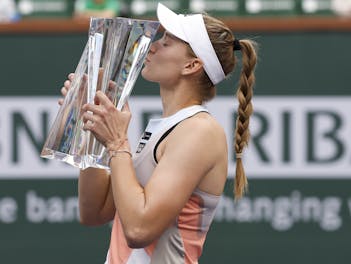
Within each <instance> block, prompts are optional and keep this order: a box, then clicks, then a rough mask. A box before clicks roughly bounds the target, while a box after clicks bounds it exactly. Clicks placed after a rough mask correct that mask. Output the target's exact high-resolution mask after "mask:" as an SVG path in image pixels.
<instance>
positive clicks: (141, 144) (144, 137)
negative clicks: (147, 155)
mask: <svg viewBox="0 0 351 264" xmlns="http://www.w3.org/2000/svg"><path fill="white" fill-rule="evenodd" d="M151 135H152V133H151V132H147V131H145V132H144V133H143V135H142V136H141V139H140V141H139V145H138V147H137V150H136V153H140V152H141V151H142V150H143V149H144V147H145V145H146V143H147V141H148V140H149V139H150V138H151Z"/></svg>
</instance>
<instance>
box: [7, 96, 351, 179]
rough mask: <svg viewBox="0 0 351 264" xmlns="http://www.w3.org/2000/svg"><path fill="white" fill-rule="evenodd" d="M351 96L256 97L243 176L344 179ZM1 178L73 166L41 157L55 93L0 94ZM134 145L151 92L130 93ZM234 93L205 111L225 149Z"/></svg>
mask: <svg viewBox="0 0 351 264" xmlns="http://www.w3.org/2000/svg"><path fill="white" fill-rule="evenodd" d="M350 102H351V97H350V96H342V97H336V96H334V97H332V96H330V97H317V96H313V97H312V96H311V97H302V96H301V97H296V96H281V97H276V96H256V97H255V100H254V110H255V114H254V116H253V117H252V121H251V135H252V140H251V141H250V144H249V148H248V149H247V150H246V151H245V153H244V163H245V168H246V173H247V175H248V177H249V178H279V179H281V178H290V179H291V178H313V179H314V178H315V179H320V178H351V151H350V149H351V120H350V118H349V113H350V110H351V109H350V108H351V103H350ZM0 105H1V111H0V168H1V169H0V178H1V179H6V178H9V179H13V178H31V179H32V178H53V179H56V178H74V177H77V175H78V169H76V168H73V167H71V166H69V165H66V164H65V163H62V162H59V161H55V160H44V159H42V158H40V151H41V148H42V144H44V141H45V139H46V135H45V131H46V133H47V132H48V130H49V129H50V125H51V123H52V122H53V120H54V118H55V116H56V114H57V111H58V105H57V98H56V97H29V96H28V97H0ZM130 107H131V110H132V114H133V118H132V122H131V126H130V131H129V132H130V134H129V137H130V141H131V143H132V146H133V148H135V146H136V142H137V140H138V139H139V136H140V134H141V133H142V131H143V129H144V126H145V122H146V120H147V118H148V117H150V116H152V115H155V114H156V115H157V114H159V113H160V112H161V101H160V99H159V97H156V96H134V97H132V98H131V99H130ZM236 107H237V103H236V100H235V99H234V97H224V96H218V97H216V98H215V99H214V100H213V101H212V102H210V103H209V104H208V109H209V111H210V112H211V113H212V114H213V116H214V117H215V118H216V119H217V120H218V121H219V122H220V123H221V125H222V126H223V127H224V129H225V131H226V134H227V138H228V146H229V150H230V151H229V157H228V158H229V177H233V175H234V174H235V160H234V153H233V151H232V145H233V140H232V138H233V135H234V124H235V120H234V115H235V112H236Z"/></svg>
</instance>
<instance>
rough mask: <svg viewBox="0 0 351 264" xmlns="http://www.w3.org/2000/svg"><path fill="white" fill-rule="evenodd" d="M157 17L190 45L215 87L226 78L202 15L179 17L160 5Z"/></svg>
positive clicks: (169, 30) (166, 28) (168, 29)
mask: <svg viewBox="0 0 351 264" xmlns="http://www.w3.org/2000/svg"><path fill="white" fill-rule="evenodd" d="M157 17H158V20H159V21H160V23H161V25H162V26H163V27H164V28H165V30H167V31H168V32H169V33H171V34H172V35H174V36H176V37H177V38H180V39H181V40H183V41H185V42H187V43H189V45H190V47H191V48H192V50H193V51H194V53H195V54H196V56H197V57H198V58H199V59H201V60H202V62H203V64H204V69H205V72H206V73H207V75H208V77H209V78H210V79H211V81H212V83H213V84H214V85H216V84H217V83H219V82H220V81H222V80H223V79H224V78H225V74H224V72H223V69H222V66H221V63H220V62H219V60H218V57H217V55H216V52H215V50H214V48H213V46H212V43H211V41H210V38H209V36H208V33H207V30H206V27H205V22H204V19H203V17H202V15H201V14H194V15H182V14H179V15H177V14H176V13H174V12H173V11H172V10H170V9H168V8H167V7H166V6H164V5H163V4H161V3H158V6H157Z"/></svg>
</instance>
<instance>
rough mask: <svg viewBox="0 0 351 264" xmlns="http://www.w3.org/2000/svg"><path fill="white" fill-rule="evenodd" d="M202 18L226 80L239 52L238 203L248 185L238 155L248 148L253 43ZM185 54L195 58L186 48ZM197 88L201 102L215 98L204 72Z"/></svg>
mask: <svg viewBox="0 0 351 264" xmlns="http://www.w3.org/2000/svg"><path fill="white" fill-rule="evenodd" d="M203 18H204V21H205V25H206V29H207V33H208V35H209V38H210V40H211V43H212V46H213V48H214V49H215V52H216V54H217V57H218V59H219V61H220V63H221V65H222V68H223V71H224V73H225V75H226V76H229V75H230V73H231V72H233V71H234V69H235V65H236V61H237V58H236V56H235V52H234V51H237V50H241V53H242V70H241V74H240V80H239V87H238V90H237V99H238V101H239V107H238V117H237V120H236V130H235V139H234V142H235V143H234V149H235V153H236V175H235V186H234V196H235V199H239V198H240V197H242V196H243V194H244V192H245V190H246V189H247V185H248V183H247V179H246V175H245V171H244V166H243V163H242V154H243V150H244V147H246V146H247V145H248V142H249V139H250V133H249V122H250V116H251V114H252V112H253V107H252V103H251V99H252V95H253V85H254V83H255V75H254V70H255V66H256V61H257V54H256V49H255V48H256V43H255V42H254V41H252V40H247V39H245V40H237V39H236V38H235V37H234V35H233V32H232V30H231V29H230V28H228V27H227V26H226V25H225V24H224V23H223V22H222V21H220V20H218V19H216V18H214V17H211V16H209V15H207V14H204V15H203ZM189 53H190V54H191V55H193V56H194V57H196V55H195V54H194V53H193V51H192V50H191V48H190V46H189ZM199 84H200V88H201V89H200V91H199V93H200V94H201V97H202V101H208V100H210V99H212V98H213V97H214V96H215V86H214V85H213V83H212V82H211V80H210V79H209V77H208V76H207V74H206V73H205V72H204V73H203V76H202V78H201V79H200V83H199Z"/></svg>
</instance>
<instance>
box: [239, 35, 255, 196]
mask: <svg viewBox="0 0 351 264" xmlns="http://www.w3.org/2000/svg"><path fill="white" fill-rule="evenodd" d="M240 45H241V52H242V70H241V74H240V81H239V87H238V90H237V94H236V95H237V99H238V101H239V106H238V117H237V120H236V130H235V145H234V148H235V153H236V154H237V157H236V175H235V187H234V195H235V198H236V199H237V198H240V197H242V195H243V194H244V192H245V191H246V189H247V185H248V182H247V178H246V175H245V170H244V166H243V162H242V153H243V149H244V147H246V146H247V145H248V143H249V139H250V132H249V123H250V116H251V114H252V112H253V106H252V102H251V99H252V96H253V86H254V83H255V75H254V70H255V66H256V62H257V55H256V51H255V47H254V46H255V45H254V42H253V41H251V40H240Z"/></svg>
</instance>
